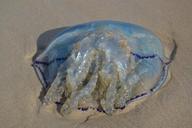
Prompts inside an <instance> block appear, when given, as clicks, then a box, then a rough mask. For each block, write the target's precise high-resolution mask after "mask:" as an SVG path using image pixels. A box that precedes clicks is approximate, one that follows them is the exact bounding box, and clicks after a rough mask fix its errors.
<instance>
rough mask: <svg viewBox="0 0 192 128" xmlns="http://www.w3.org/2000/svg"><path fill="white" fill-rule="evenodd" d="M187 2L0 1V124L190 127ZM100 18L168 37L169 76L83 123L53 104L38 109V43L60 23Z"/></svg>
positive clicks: (191, 31) (27, 127)
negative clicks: (155, 88)
mask: <svg viewBox="0 0 192 128" xmlns="http://www.w3.org/2000/svg"><path fill="white" fill-rule="evenodd" d="M191 5H192V1H191V0H182V1H181V0H142V1H141V0H102V1H99V0H89V1H88V0H76V1H75V0H41V1H40V0H15V1H13V0H1V1H0V16H1V18H0V72H1V74H0V127H2V128H53V127H54V128H68V127H69V128H89V127H90V128H117V127H120V128H191V127H192V110H191V107H192V67H191V65H192V59H191V56H192V43H191V37H192V24H191V23H192V16H191V12H192V7H191ZM104 19H111V20H120V21H125V22H131V23H136V24H139V25H143V26H144V27H146V28H149V29H150V30H152V31H153V32H155V33H160V34H161V35H164V36H169V37H171V38H173V39H174V40H175V41H176V42H177V44H178V51H177V54H176V59H175V60H174V62H173V63H172V64H171V67H170V68H171V73H172V78H171V80H170V81H169V82H168V83H167V85H166V86H165V87H164V88H162V89H161V91H159V93H157V94H155V95H153V96H152V97H149V98H148V99H147V100H146V101H144V102H142V103H141V104H140V105H137V106H136V107H135V108H134V109H131V110H130V111H129V112H128V113H124V114H119V115H116V116H101V117H99V118H94V119H90V120H88V121H87V122H85V123H82V122H81V121H77V120H69V119H66V118H65V117H61V116H60V115H59V114H58V113H57V112H56V111H55V110H54V109H52V108H50V109H44V107H41V108H40V110H39V109H38V108H39V106H38V101H37V98H38V96H39V92H40V90H41V84H40V82H39V81H38V79H37V77H36V75H35V72H34V70H33V68H32V67H31V61H32V60H31V59H32V57H33V55H34V54H35V52H36V48H37V45H38V43H39V42H44V43H45V44H46V43H48V42H49V41H50V40H51V39H52V38H54V36H53V35H54V32H55V33H57V32H58V31H61V30H62V29H60V28H62V27H65V26H71V25H74V24H79V23H83V22H88V21H93V20H104ZM54 29H56V30H57V31H51V32H52V33H51V32H50V30H54ZM46 32H47V33H46ZM45 33H46V34H47V35H46V36H45V37H43V36H44V35H45ZM47 110H49V111H47Z"/></svg>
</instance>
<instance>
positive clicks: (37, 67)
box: [32, 52, 170, 113]
mask: <svg viewBox="0 0 192 128" xmlns="http://www.w3.org/2000/svg"><path fill="white" fill-rule="evenodd" d="M130 53H131V55H133V56H135V57H136V58H138V59H153V58H155V57H158V58H159V59H160V61H161V62H162V63H163V68H162V73H161V77H160V81H164V80H161V79H164V75H167V73H166V72H165V71H166V70H165V68H166V67H167V66H168V64H169V63H170V62H163V60H162V59H161V58H160V57H159V56H158V55H156V54H152V55H147V56H144V55H140V54H137V53H134V52H130ZM66 59H67V57H65V58H55V59H53V60H51V61H49V62H45V61H34V62H33V64H32V67H33V68H34V70H35V72H36V74H38V75H37V76H38V78H39V80H40V82H41V84H42V85H44V84H45V86H46V87H48V86H49V85H48V82H47V81H46V79H45V75H44V73H43V71H42V70H41V68H40V67H39V65H45V66H49V65H50V64H52V63H54V62H56V61H63V62H64V61H65V60H66ZM39 73H40V74H41V76H40V75H39ZM42 80H43V81H42ZM162 84H163V83H162ZM158 85H159V84H157V85H156V86H154V87H153V88H151V89H150V91H149V92H143V93H141V94H139V95H136V96H134V97H132V98H130V99H128V100H127V101H126V104H129V103H131V102H133V101H135V100H137V99H139V98H142V97H144V96H147V95H150V94H151V93H153V92H154V91H156V90H157V88H159V87H158ZM45 89H46V88H45ZM56 104H57V105H61V103H59V102H56ZM124 108H125V106H123V107H119V108H115V109H121V110H122V109H124ZM78 110H81V111H87V110H88V108H78ZM97 111H98V112H104V113H105V111H104V110H102V109H99V108H97Z"/></svg>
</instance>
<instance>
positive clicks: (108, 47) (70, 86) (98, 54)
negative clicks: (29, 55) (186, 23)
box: [33, 21, 176, 114]
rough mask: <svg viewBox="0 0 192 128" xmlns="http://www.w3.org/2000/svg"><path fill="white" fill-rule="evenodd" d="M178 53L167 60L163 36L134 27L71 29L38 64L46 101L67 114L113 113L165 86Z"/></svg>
mask: <svg viewBox="0 0 192 128" xmlns="http://www.w3.org/2000/svg"><path fill="white" fill-rule="evenodd" d="M175 49H176V44H175V46H174V48H173V51H172V53H171V54H170V57H169V58H167V57H166V56H165V52H164V47H163V45H162V43H161V41H160V40H159V38H158V37H156V36H155V35H154V34H153V33H152V32H150V31H149V30H146V29H145V28H143V27H140V26H137V25H134V24H130V23H123V22H118V21H95V22H89V23H85V24H80V25H76V26H73V27H69V28H67V29H65V30H64V31H63V32H62V33H61V34H60V35H58V37H57V38H56V39H55V40H53V41H52V43H51V44H50V45H49V46H48V47H47V48H46V50H45V51H44V52H42V53H41V54H40V55H39V56H38V57H37V58H36V59H35V60H34V62H33V67H34V69H35V71H36V73H37V75H38V77H39V79H40V81H41V83H42V84H43V89H44V90H45V94H44V96H43V100H42V102H45V103H56V104H58V105H60V110H59V111H60V112H61V113H62V114H67V113H71V112H72V111H75V110H81V111H86V110H88V109H93V110H95V111H96V110H97V111H100V112H104V113H106V114H112V113H114V112H116V111H117V110H118V109H124V108H125V107H127V106H129V103H130V102H132V101H135V100H137V99H139V98H142V97H144V96H149V95H151V94H153V93H154V92H156V91H157V90H159V89H160V88H161V87H162V86H163V85H164V83H165V81H166V80H167V76H168V66H169V64H170V62H171V61H172V59H173V56H174V53H175Z"/></svg>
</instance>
